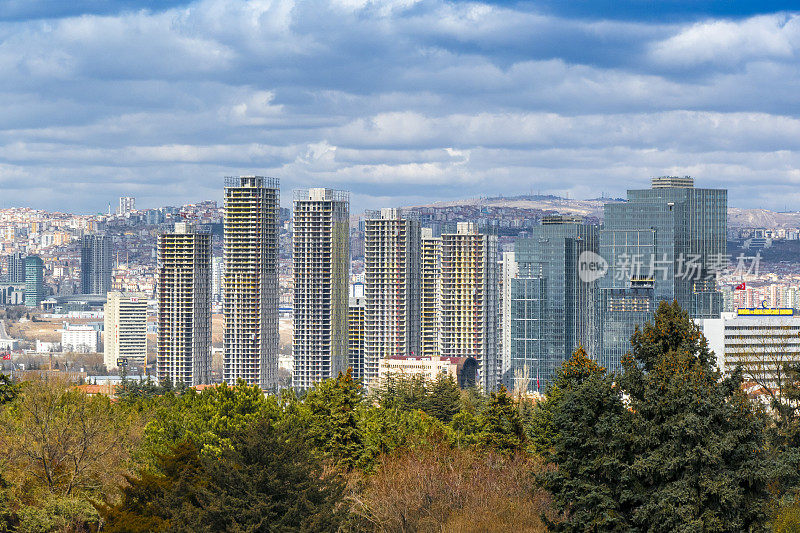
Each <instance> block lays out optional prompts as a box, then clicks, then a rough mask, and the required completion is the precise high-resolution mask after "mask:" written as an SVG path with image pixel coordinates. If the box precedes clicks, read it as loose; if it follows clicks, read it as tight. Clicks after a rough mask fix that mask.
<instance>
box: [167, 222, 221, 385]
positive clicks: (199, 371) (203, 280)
mask: <svg viewBox="0 0 800 533" xmlns="http://www.w3.org/2000/svg"><path fill="white" fill-rule="evenodd" d="M167 378H169V379H170V380H172V381H173V382H175V383H177V382H183V383H185V384H187V385H190V386H195V385H201V384H203V383H210V382H211V232H210V231H208V229H206V228H204V227H192V226H191V225H190V224H187V223H185V222H178V223H176V224H175V231H174V232H171V233H163V234H161V235H159V236H158V379H159V381H162V382H163V381H164V380H166V379H167Z"/></svg>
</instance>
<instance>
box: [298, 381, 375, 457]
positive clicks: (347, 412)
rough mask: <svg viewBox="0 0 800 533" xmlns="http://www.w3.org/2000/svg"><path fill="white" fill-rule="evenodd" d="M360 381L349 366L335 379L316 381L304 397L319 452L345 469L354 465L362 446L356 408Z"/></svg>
mask: <svg viewBox="0 0 800 533" xmlns="http://www.w3.org/2000/svg"><path fill="white" fill-rule="evenodd" d="M362 399H363V396H362V391H361V385H360V384H359V383H358V382H356V381H355V380H353V372H352V369H349V368H348V369H347V372H346V373H344V374H342V373H340V374H339V376H338V377H337V378H336V379H329V380H326V381H323V382H322V383H318V384H317V385H316V386H315V387H314V388H313V389H311V390H310V391H309V392H308V394H307V396H306V399H305V403H304V405H305V407H306V408H307V410H308V417H307V420H308V423H309V428H308V433H309V437H310V438H311V440H312V442H313V443H314V446H315V448H316V450H317V451H318V453H320V454H321V455H322V456H323V457H325V458H327V459H329V460H330V461H332V462H333V463H334V464H336V465H339V466H341V467H344V468H345V469H351V468H353V467H354V466H355V465H356V463H357V462H358V460H359V457H360V456H361V453H362V452H363V450H364V437H363V430H362V428H361V426H360V424H359V418H358V409H359V408H360V407H361V403H362Z"/></svg>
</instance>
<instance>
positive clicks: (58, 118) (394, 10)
mask: <svg viewBox="0 0 800 533" xmlns="http://www.w3.org/2000/svg"><path fill="white" fill-rule="evenodd" d="M789 6H790V4H789V3H782V2H771V1H760V2H757V1H753V2H741V1H737V0H728V1H719V2H704V1H702V0H660V1H655V0H618V1H612V0H604V1H598V2H588V1H570V2H566V1H558V0H550V1H547V0H545V1H542V2H535V1H534V2H494V3H480V2H465V1H458V2H446V1H441V0H421V1H415V0H387V1H365V0H328V1H324V0H305V1H300V0H296V1H291V0H251V1H238V0H200V1H197V2H180V1H163V2H152V1H151V2H138V1H136V0H126V1H119V2H112V1H109V0H70V1H69V2H66V1H62V2H58V1H54V0H0V104H2V105H0V207H10V206H18V205H30V206H33V207H36V208H43V209H50V210H63V211H74V212H97V211H104V210H105V209H106V205H107V204H108V203H109V202H111V203H116V199H117V197H119V196H122V195H132V196H136V198H137V206H139V207H156V206H159V205H166V204H179V203H183V202H187V201H197V200H202V199H220V198H221V187H222V178H223V176H225V175H238V174H253V173H257V174H264V175H270V176H275V177H278V178H280V179H281V183H282V196H283V203H284V204H285V205H288V203H289V201H290V198H291V189H293V188H299V187H309V186H327V187H335V188H341V189H346V190H349V191H351V193H352V203H353V211H357V210H361V209H364V208H367V207H380V206H383V205H408V204H417V203H422V202H425V203H427V202H430V201H433V200H439V199H442V200H444V199H455V198H468V197H475V196H485V195H498V194H505V195H513V194H520V193H530V192H531V191H533V192H542V193H552V194H559V195H563V196H566V195H569V196H570V197H575V198H591V197H596V196H599V195H600V194H601V193H605V194H606V195H611V196H624V193H625V189H626V188H629V187H640V186H646V185H647V180H648V179H649V177H651V176H654V175H664V174H670V175H673V174H678V175H685V174H689V175H692V176H695V178H696V179H697V182H698V185H702V186H711V187H727V188H728V189H729V190H730V196H729V198H730V204H731V205H734V206H738V207H767V208H773V209H781V210H783V209H786V208H788V209H792V210H800V170H798V169H800V61H798V60H800V12H792V11H790V10H787V8H788V7H789Z"/></svg>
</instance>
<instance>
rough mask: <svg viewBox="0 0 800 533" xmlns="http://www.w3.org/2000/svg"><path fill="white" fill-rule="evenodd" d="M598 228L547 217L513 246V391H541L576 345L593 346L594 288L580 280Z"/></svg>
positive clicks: (595, 331)
mask: <svg viewBox="0 0 800 533" xmlns="http://www.w3.org/2000/svg"><path fill="white" fill-rule="evenodd" d="M597 249H598V228H597V226H593V225H587V224H583V223H582V220H580V219H575V218H574V217H547V218H546V219H545V220H544V221H543V224H542V225H541V226H536V227H534V228H533V229H532V235H531V238H529V239H520V240H518V241H517V242H516V246H515V252H514V256H515V259H516V262H517V265H518V274H517V278H516V279H512V280H510V281H511V313H512V316H511V347H512V353H511V371H510V379H511V383H510V385H511V386H512V387H513V388H515V389H527V390H528V391H536V390H538V391H543V390H544V388H545V386H546V383H547V382H549V381H551V380H552V379H553V377H554V375H555V372H556V371H557V369H558V367H559V366H560V365H561V364H562V363H563V362H564V361H565V360H567V359H568V358H569V357H570V356H571V355H572V352H573V351H574V350H575V349H576V348H578V347H579V346H583V347H584V349H585V350H586V351H587V353H589V354H590V355H593V354H595V352H596V349H597V345H598V340H599V339H598V337H599V334H598V326H597V320H596V315H595V309H596V302H595V299H596V294H597V291H596V283H595V282H594V281H589V282H586V281H583V280H582V279H581V277H580V276H579V271H578V268H579V261H580V260H581V257H582V254H583V253H584V252H591V253H596V252H597Z"/></svg>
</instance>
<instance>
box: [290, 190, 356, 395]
mask: <svg viewBox="0 0 800 533" xmlns="http://www.w3.org/2000/svg"><path fill="white" fill-rule="evenodd" d="M349 205H350V200H349V196H348V194H347V193H346V192H343V191H335V190H332V189H307V190H298V191H295V194H294V218H293V221H292V230H293V241H292V264H293V266H294V313H293V314H294V342H293V344H292V353H293V355H294V372H293V380H292V383H293V385H294V386H295V387H296V388H298V389H308V388H310V387H312V386H313V385H314V384H315V383H317V382H319V381H322V380H325V379H329V378H332V377H336V376H337V375H338V373H339V372H344V371H345V370H346V369H347V354H348V347H347V344H348V299H349V294H348V280H349V273H350V239H349V236H350V221H349Z"/></svg>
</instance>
